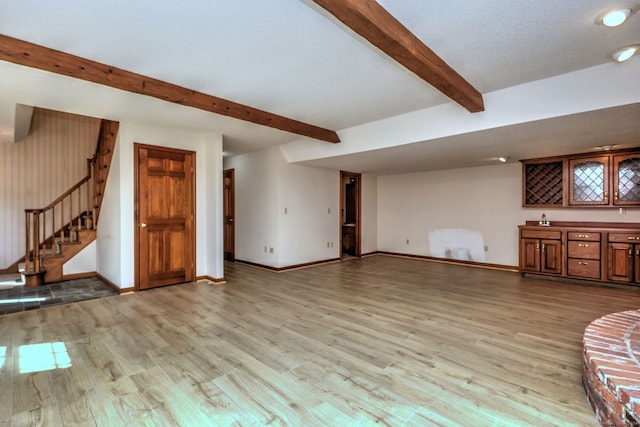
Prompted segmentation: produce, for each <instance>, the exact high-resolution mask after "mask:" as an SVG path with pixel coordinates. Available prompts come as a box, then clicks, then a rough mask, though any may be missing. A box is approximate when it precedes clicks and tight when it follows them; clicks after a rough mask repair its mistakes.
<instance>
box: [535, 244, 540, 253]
mask: <svg viewBox="0 0 640 427" xmlns="http://www.w3.org/2000/svg"><path fill="white" fill-rule="evenodd" d="M539 250H540V245H539V244H537V243H536V251H539Z"/></svg>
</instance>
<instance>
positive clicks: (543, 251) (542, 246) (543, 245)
mask: <svg viewBox="0 0 640 427" xmlns="http://www.w3.org/2000/svg"><path fill="white" fill-rule="evenodd" d="M542 252H544V243H543V244H542Z"/></svg>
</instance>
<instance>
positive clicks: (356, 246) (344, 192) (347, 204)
mask: <svg viewBox="0 0 640 427" xmlns="http://www.w3.org/2000/svg"><path fill="white" fill-rule="evenodd" d="M360 180H361V175H360V174H359V173H353V172H345V171H340V258H342V259H348V258H354V257H359V256H360V255H361V253H360V222H361V213H360V210H361V194H362V191H361V188H360V185H361V184H360Z"/></svg>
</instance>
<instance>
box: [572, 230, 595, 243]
mask: <svg viewBox="0 0 640 427" xmlns="http://www.w3.org/2000/svg"><path fill="white" fill-rule="evenodd" d="M567 237H568V238H569V240H586V241H590V242H599V241H600V233H597V232H596V233H594V232H592V231H570V232H568V233H567Z"/></svg>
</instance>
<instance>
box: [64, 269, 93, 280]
mask: <svg viewBox="0 0 640 427" xmlns="http://www.w3.org/2000/svg"><path fill="white" fill-rule="evenodd" d="M89 277H96V272H95V271H88V272H86V273H75V274H63V275H62V278H61V281H63V280H78V279H88V278H89Z"/></svg>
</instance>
